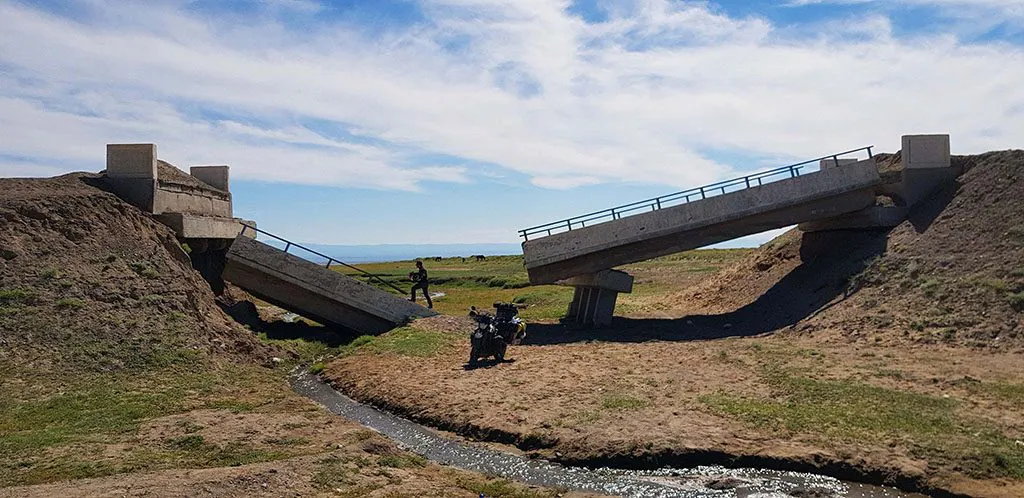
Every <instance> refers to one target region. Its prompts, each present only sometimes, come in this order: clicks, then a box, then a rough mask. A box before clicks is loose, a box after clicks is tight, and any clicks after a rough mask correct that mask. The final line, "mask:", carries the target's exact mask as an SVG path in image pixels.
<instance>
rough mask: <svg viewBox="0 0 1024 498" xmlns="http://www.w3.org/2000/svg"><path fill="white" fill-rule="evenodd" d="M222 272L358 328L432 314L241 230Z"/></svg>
mask: <svg viewBox="0 0 1024 498" xmlns="http://www.w3.org/2000/svg"><path fill="white" fill-rule="evenodd" d="M223 277H224V280H227V281H228V282H231V283H232V284H235V285H237V286H239V287H241V288H243V289H245V290H247V291H249V292H250V293H252V294H253V295H255V296H257V297H259V298H261V299H264V300H266V301H268V302H271V303H274V304H276V305H278V306H280V307H282V308H284V309H287V310H290V311H293V312H295V313H298V314H300V315H303V316H307V317H309V318H312V319H314V320H317V321H319V322H322V323H330V324H335V325H339V326H342V327H345V328H348V329H351V330H354V331H357V332H359V333H363V334H379V333H382V332H386V331H388V330H391V329H392V328H394V327H396V326H398V325H400V324H402V323H404V322H405V321H406V320H408V319H409V318H416V317H427V316H433V315H436V314H437V313H435V312H434V311H432V310H428V309H426V308H424V307H422V306H420V305H418V304H415V303H411V302H409V301H408V300H407V299H406V298H404V297H399V296H395V295H393V294H390V293H387V292H384V291H382V290H380V289H377V288H375V287H373V286H370V285H367V284H364V283H362V282H360V281H358V280H355V279H353V278H350V277H347V276H345V275H342V274H340V273H338V272H335V271H331V270H328V269H326V268H325V267H324V266H321V265H317V264H315V263H312V262H310V261H306V260H304V259H302V258H299V257H297V256H294V255H291V254H287V253H285V252H284V251H282V250H280V249H277V248H274V247H271V246H268V245H266V244H263V243H262V242H258V241H256V240H253V239H250V238H248V237H244V236H239V237H237V238H236V239H235V241H234V242H233V243H232V244H231V249H230V250H229V251H228V254H227V264H226V265H225V268H224V273H223Z"/></svg>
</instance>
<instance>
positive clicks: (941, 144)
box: [902, 135, 950, 170]
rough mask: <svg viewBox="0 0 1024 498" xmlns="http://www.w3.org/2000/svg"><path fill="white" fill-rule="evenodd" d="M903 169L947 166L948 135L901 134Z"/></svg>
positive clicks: (948, 158)
mask: <svg viewBox="0 0 1024 498" xmlns="http://www.w3.org/2000/svg"><path fill="white" fill-rule="evenodd" d="M902 141H903V150H902V159H903V169H904V170H908V169H922V168H948V167H949V164H950V157H949V156H950V154H949V135H903V137H902Z"/></svg>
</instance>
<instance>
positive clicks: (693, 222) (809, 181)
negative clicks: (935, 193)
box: [523, 159, 881, 284]
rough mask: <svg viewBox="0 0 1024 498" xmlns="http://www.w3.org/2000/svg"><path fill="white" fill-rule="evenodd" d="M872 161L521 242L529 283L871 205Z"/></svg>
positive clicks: (875, 178)
mask: <svg viewBox="0 0 1024 498" xmlns="http://www.w3.org/2000/svg"><path fill="white" fill-rule="evenodd" d="M880 181H881V180H880V178H879V175H878V168H877V166H876V164H875V161H874V160H873V159H869V160H864V161H859V162H857V163H854V164H847V165H844V166H842V167H839V168H827V169H825V170H822V171H818V172H815V173H809V174H806V175H802V176H799V177H797V178H790V179H787V180H782V181H778V182H774V183H769V184H767V185H763V186H759V187H754V188H750V189H746V190H741V191H738V192H731V193H728V194H724V195H720V196H716V197H711V198H709V199H706V200H701V201H695V202H691V203H688V204H683V205H680V206H674V207H670V208H665V209H661V210H658V211H653V212H649V213H644V214H638V215H635V216H630V217H627V218H621V219H619V220H615V221H610V222H607V223H601V224H598V225H592V226H588V227H586V228H581V229H577V230H572V231H568V232H562V233H558V234H554V235H551V236H548V237H543V238H540V239H534V240H530V241H527V242H524V243H523V253H524V256H525V263H526V268H527V271H528V273H529V276H530V282H531V283H533V284H545V283H554V282H557V281H559V280H564V279H567V278H571V277H574V276H577V275H585V274H589V273H597V272H599V271H601V270H606V269H609V268H614V267H616V266H620V265H623V264H628V263H635V262H638V261H644V260H648V259H651V258H656V257H658V256H664V255H667V254H673V253H677V252H682V251H686V250H690V249H696V248H698V247H703V246H706V245H710V244H714V243H717V242H722V241H725V240H730V239H734V238H737V237H742V236H744V235H750V234H754V233H759V232H763V231H765V230H771V229H775V228H781V227H785V226H789V225H795V224H798V223H803V222H808V221H814V220H820V219H827V218H833V217H835V216H838V215H840V214H844V213H849V212H853V211H858V210H860V209H864V208H866V207H868V206H872V205H874V203H875V193H874V187H875V185H877V184H878V183H879V182H880Z"/></svg>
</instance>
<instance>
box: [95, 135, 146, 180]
mask: <svg viewBox="0 0 1024 498" xmlns="http://www.w3.org/2000/svg"><path fill="white" fill-rule="evenodd" d="M156 171H157V166H156V144H107V176H109V177H111V178H136V179H144V180H155V179H156Z"/></svg>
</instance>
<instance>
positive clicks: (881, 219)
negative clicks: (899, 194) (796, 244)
mask: <svg viewBox="0 0 1024 498" xmlns="http://www.w3.org/2000/svg"><path fill="white" fill-rule="evenodd" d="M909 211H910V210H909V209H908V208H906V207H903V206H871V207H869V208H865V209H862V210H860V211H856V212H853V213H847V214H844V215H840V216H837V217H835V218H830V219H827V220H819V221H810V222H806V223H801V224H799V225H797V228H799V229H800V230H801V231H803V232H823V231H826V230H848V229H869V228H892V227H894V226H896V225H899V224H900V223H903V220H905V219H907V214H908V213H909Z"/></svg>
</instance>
